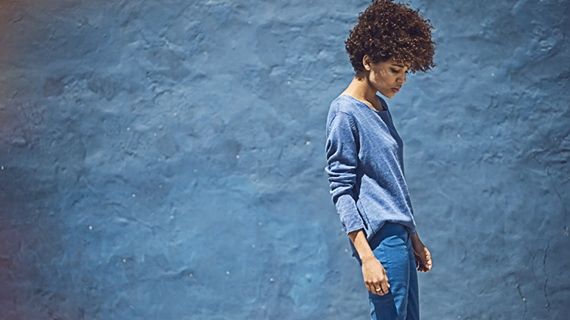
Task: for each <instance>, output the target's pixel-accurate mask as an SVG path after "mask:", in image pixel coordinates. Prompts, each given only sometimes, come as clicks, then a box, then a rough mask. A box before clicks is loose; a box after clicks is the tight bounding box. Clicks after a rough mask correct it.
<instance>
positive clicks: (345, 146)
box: [326, 112, 364, 233]
mask: <svg viewBox="0 0 570 320" xmlns="http://www.w3.org/2000/svg"><path fill="white" fill-rule="evenodd" d="M357 136H358V134H357V128H356V126H355V124H354V121H353V119H352V117H351V116H350V115H349V114H346V113H343V112H338V113H336V114H335V115H334V116H333V118H332V119H331V120H330V122H329V125H328V128H327V141H326V155H327V162H328V166H327V169H326V171H327V173H328V176H329V182H330V188H331V195H332V200H333V203H334V204H335V207H336V211H337V213H338V215H339V218H340V222H341V223H342V226H343V228H344V231H345V232H346V233H350V232H352V231H356V230H360V229H364V222H363V220H362V217H361V216H360V214H359V212H358V209H357V207H356V196H355V185H356V168H357V166H358V143H357Z"/></svg>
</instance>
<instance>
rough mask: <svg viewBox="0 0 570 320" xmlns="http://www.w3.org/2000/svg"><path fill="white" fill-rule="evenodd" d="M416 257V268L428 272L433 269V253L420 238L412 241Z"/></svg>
mask: <svg viewBox="0 0 570 320" xmlns="http://www.w3.org/2000/svg"><path fill="white" fill-rule="evenodd" d="M412 247H413V250H414V257H415V258H416V268H417V269H418V271H420V272H428V271H430V270H431V267H432V262H431V253H430V252H429V250H428V248H426V246H425V245H424V244H423V243H422V242H421V240H420V239H419V238H417V240H416V241H413V242H412Z"/></svg>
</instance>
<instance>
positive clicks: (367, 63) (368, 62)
mask: <svg viewBox="0 0 570 320" xmlns="http://www.w3.org/2000/svg"><path fill="white" fill-rule="evenodd" d="M362 66H364V70H365V71H370V69H372V59H371V58H370V56H369V55H367V54H365V55H364V56H363V57H362Z"/></svg>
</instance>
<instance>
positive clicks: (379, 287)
mask: <svg viewBox="0 0 570 320" xmlns="http://www.w3.org/2000/svg"><path fill="white" fill-rule="evenodd" d="M366 289H368V291H370V292H372V293H373V294H377V295H379V296H383V295H385V294H387V293H388V292H390V284H389V283H388V281H387V280H384V281H380V280H377V281H371V282H370V283H367V284H366Z"/></svg>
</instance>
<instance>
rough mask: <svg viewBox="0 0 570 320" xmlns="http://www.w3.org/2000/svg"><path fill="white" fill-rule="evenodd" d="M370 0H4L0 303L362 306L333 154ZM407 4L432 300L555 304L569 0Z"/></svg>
mask: <svg viewBox="0 0 570 320" xmlns="http://www.w3.org/2000/svg"><path fill="white" fill-rule="evenodd" d="M368 3H369V2H368V1H324V0H317V1H301V0H295V1H285V2H283V1H281V2H279V1H275V2H273V1H245V0H239V1H226V0H217V1H214V0H211V1H182V0H170V1H138V0H133V1H119V0H106V1H81V0H59V1H55V0H45V1H25V0H21V1H14V0H0V71H1V72H0V310H1V311H0V319H1V320H16V319H121V320H123V319H214V320H215V319H295V320H299V319H366V314H367V308H368V307H367V301H366V293H365V291H364V287H363V285H362V283H361V276H360V273H359V272H360V271H359V268H358V266H357V263H356V261H355V260H354V259H353V258H352V257H351V256H350V253H349V250H348V249H349V247H348V242H347V239H346V236H345V235H344V234H343V233H342V231H341V227H340V223H339V222H338V219H337V217H336V213H335V212H334V208H333V206H332V204H331V203H330V198H329V195H328V183H327V180H326V175H325V174H324V171H323V168H324V166H325V159H324V122H325V118H326V113H327V109H328V104H329V103H330V101H331V100H332V99H333V98H334V97H335V96H336V95H337V94H338V93H339V92H341V91H342V89H343V88H344V86H346V85H347V84H348V82H349V81H350V79H351V77H352V70H351V68H350V66H349V62H348V58H347V57H346V54H345V53H344V50H343V42H344V39H345V37H346V35H347V32H348V30H349V29H350V28H351V27H352V25H353V24H354V22H355V20H356V17H357V14H358V13H359V12H361V11H362V10H363V9H364V8H365V6H366V5H367V4H368ZM411 3H412V6H413V7H414V8H420V9H421V10H422V11H423V12H424V14H425V16H426V17H428V18H430V19H431V21H432V23H433V24H434V25H435V26H436V27H437V29H436V30H435V31H434V35H435V39H436V41H437V42H438V49H437V50H438V51H437V55H436V62H437V64H438V66H437V67H436V69H434V70H433V71H431V72H429V73H428V74H425V75H422V74H416V75H411V76H409V78H408V83H407V84H406V85H405V88H404V90H402V92H401V93H400V94H399V96H398V97H396V98H394V99H391V100H389V101H388V102H389V103H390V105H391V108H392V110H393V113H394V118H395V120H396V124H397V126H398V127H399V130H400V133H401V135H402V137H403V138H404V141H405V142H406V145H407V147H406V157H407V158H406V165H407V175H408V180H409V185H410V188H411V193H412V199H413V202H414V205H415V208H416V212H417V213H416V214H417V221H418V225H419V230H420V233H421V235H422V238H423V239H424V242H426V244H428V246H429V247H430V248H431V250H432V254H433V257H434V262H435V266H434V269H433V271H432V272H431V273H429V274H426V275H424V274H422V275H421V277H420V282H421V283H420V288H421V292H422V296H421V302H422V305H421V310H422V314H423V316H424V319H568V314H570V305H569V304H568V301H570V277H568V269H569V268H570V253H569V248H570V237H569V230H568V228H569V219H570V218H569V216H568V212H569V210H570V209H569V207H570V182H569V179H570V172H569V171H570V165H569V164H568V160H569V157H570V136H569V134H570V108H569V101H570V99H569V98H568V96H567V93H568V92H569V91H570V82H569V76H570V55H569V50H570V47H569V39H568V33H569V31H570V18H568V13H570V3H569V2H568V1H555V0H545V1H525V0H520V1H513V0H509V1H487V0H485V1H470V2H467V1H461V2H460V1H453V2H451V1H443V0H433V1H427V0H415V1H411Z"/></svg>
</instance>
